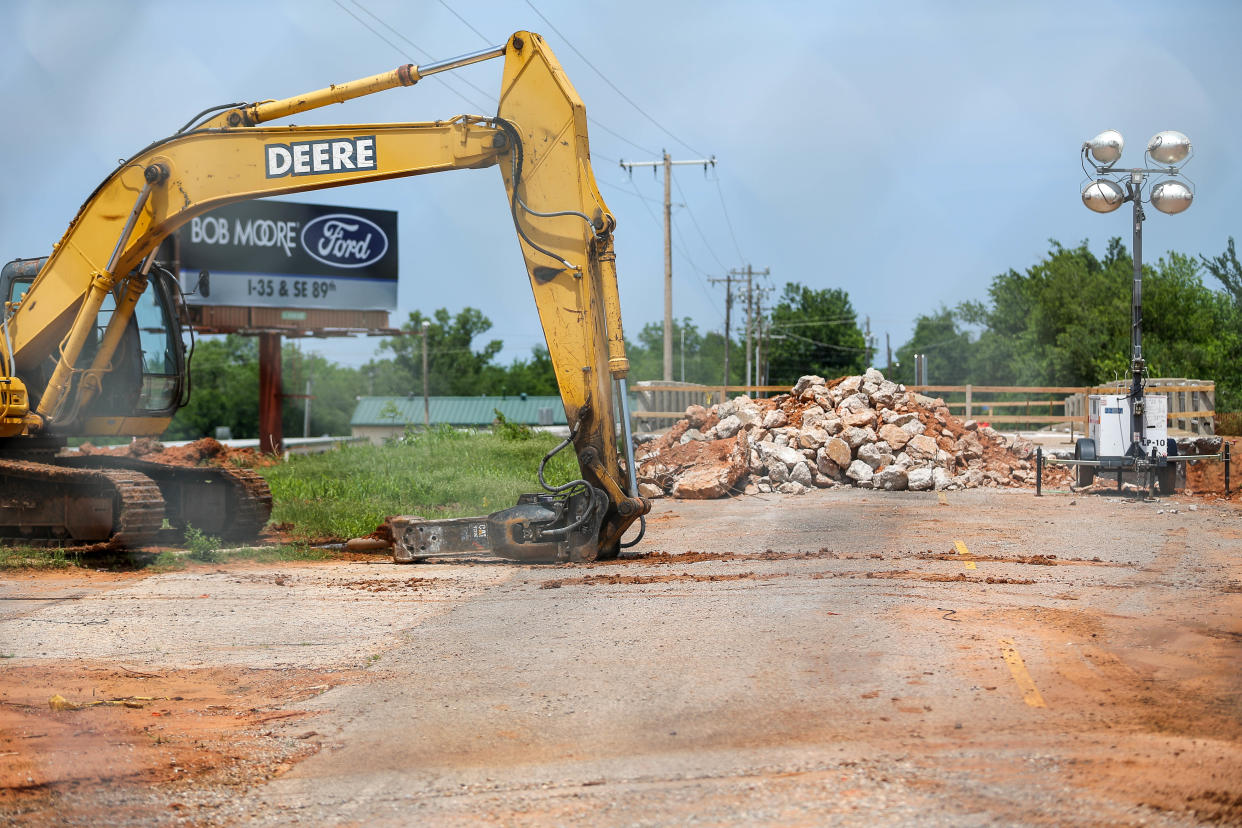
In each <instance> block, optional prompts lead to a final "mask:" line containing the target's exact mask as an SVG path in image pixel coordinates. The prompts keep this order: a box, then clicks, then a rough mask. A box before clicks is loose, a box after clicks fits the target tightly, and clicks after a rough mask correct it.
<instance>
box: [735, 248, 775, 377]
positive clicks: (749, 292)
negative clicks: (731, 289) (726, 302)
mask: <svg viewBox="0 0 1242 828" xmlns="http://www.w3.org/2000/svg"><path fill="white" fill-rule="evenodd" d="M729 275H730V276H735V277H739V278H740V277H742V276H745V277H746V384H747V385H751V381H750V357H751V348H752V347H753V343H752V340H751V337H752V336H753V334H754V330H755V290H756V289H755V284H754V277H756V276H768V275H771V271H770V270H769V269H768V268H766V267H765V268H764V269H763V270H755V269H754V268H753V267H752V266H751V265H749V264H748V265H746V269H745V270H742V269H741V268H735V269H733V270H730V271H729ZM760 290H762V288H760ZM726 318H727V311H726ZM726 325H727V323H726ZM758 374H759V370H758V368H757V367H756V369H755V375H756V381H755V383H754V384H755V385H758V384H759V382H758ZM726 384H728V383H727V382H726Z"/></svg>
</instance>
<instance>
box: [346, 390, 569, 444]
mask: <svg viewBox="0 0 1242 828" xmlns="http://www.w3.org/2000/svg"><path fill="white" fill-rule="evenodd" d="M428 407H429V409H430V414H431V418H430V419H431V425H433V426H437V425H450V426H453V427H455V428H486V427H487V426H490V425H491V424H492V423H493V422H494V421H495V420H496V412H497V411H499V412H500V413H501V414H503V415H504V416H505V419H506V420H508V421H509V422H511V423H520V424H522V425H529V426H562V427H564V426H567V425H568V421H567V420H566V419H565V405H564V404H563V403H562V402H561V398H560V397H552V396H548V397H535V396H527V395H518V396H511V397H431V398H429V399H428ZM422 424H423V398H422V397H421V396H420V397H359V398H358V405H357V406H356V407H355V408H354V415H353V417H351V418H350V421H349V426H350V431H351V432H352V433H353V435H354V436H355V437H368V438H370V439H371V441H372V442H376V443H382V442H383V441H384V440H385V439H387V438H390V437H393V436H396V435H399V434H401V433H402V432H404V431H405V428H406V426H410V425H412V426H421V425H422Z"/></svg>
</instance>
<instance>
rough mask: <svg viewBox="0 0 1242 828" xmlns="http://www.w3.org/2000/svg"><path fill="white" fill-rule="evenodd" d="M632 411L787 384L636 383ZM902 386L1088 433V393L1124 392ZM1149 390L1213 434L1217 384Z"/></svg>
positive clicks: (977, 413) (998, 416)
mask: <svg viewBox="0 0 1242 828" xmlns="http://www.w3.org/2000/svg"><path fill="white" fill-rule="evenodd" d="M631 390H632V391H633V392H634V393H635V394H636V396H637V401H636V402H637V404H636V405H635V406H634V410H633V416H634V418H635V419H636V420H638V421H640V422H642V421H646V422H645V423H644V424H645V425H646V426H647V427H654V426H655V425H657V424H659V423H661V422H667V421H670V420H672V421H676V420H679V419H681V418H682V417H684V416H685V413H686V408H688V407H689V406H691V405H702V406H711V405H715V404H716V403H719V402H722V401H724V400H726V399H729V398H731V397H736V396H738V395H739V394H745V395H747V396H755V395H756V394H788V393H789V387H788V386H785V385H697V384H694V383H675V382H673V383H670V382H646V383H636V384H635V385H633V386H632V387H631ZM906 390H908V391H915V392H918V393H920V394H924V395H929V396H935V397H940V398H942V399H944V401H945V405H947V406H948V407H949V410H950V411H951V412H953V414H954V415H955V416H958V417H960V418H962V419H964V420H979V421H981V422H987V423H990V424H1007V425H1035V426H1042V425H1048V424H1059V423H1064V424H1067V425H1069V427H1070V431H1071V433H1073V432H1075V431H1077V432H1079V433H1082V434H1085V433H1086V432H1087V404H1086V399H1087V396H1088V395H1090V394H1117V393H1124V391H1125V389H1124V388H1119V387H1118V386H1116V385H1108V386H1088V387H1083V386H1066V385H1040V386H1027V385H908V386H906ZM1146 390H1147V393H1149V394H1164V395H1165V397H1166V399H1168V402H1169V410H1168V417H1169V424H1170V426H1172V427H1173V428H1175V429H1180V430H1182V431H1188V432H1191V433H1194V434H1211V433H1212V432H1213V426H1212V418H1213V416H1215V414H1216V412H1215V411H1214V410H1213V403H1214V401H1215V398H1216V385H1215V383H1211V382H1199V381H1197V380H1182V379H1159V380H1153V381H1152V383H1151V384H1150V385H1148V386H1147V389H1146Z"/></svg>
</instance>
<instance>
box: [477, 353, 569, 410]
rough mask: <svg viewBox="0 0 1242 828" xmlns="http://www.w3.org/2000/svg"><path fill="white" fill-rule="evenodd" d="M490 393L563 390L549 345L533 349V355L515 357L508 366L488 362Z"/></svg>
mask: <svg viewBox="0 0 1242 828" xmlns="http://www.w3.org/2000/svg"><path fill="white" fill-rule="evenodd" d="M484 376H485V378H486V379H485V385H486V387H487V388H488V389H489V390H488V392H487V393H489V394H498V395H500V396H502V397H504V396H512V395H515V394H531V395H542V396H554V395H557V394H559V393H560V388H559V387H557V384H556V371H555V370H554V369H553V367H552V357H551V355H550V354H549V353H548V349H547V346H545V345H536V346H535V347H534V348H531V349H530V359H521V358H518V359H515V360H513V362H511V363H509V365H507V366H500V365H489V366H487V368H486V370H485V371H484Z"/></svg>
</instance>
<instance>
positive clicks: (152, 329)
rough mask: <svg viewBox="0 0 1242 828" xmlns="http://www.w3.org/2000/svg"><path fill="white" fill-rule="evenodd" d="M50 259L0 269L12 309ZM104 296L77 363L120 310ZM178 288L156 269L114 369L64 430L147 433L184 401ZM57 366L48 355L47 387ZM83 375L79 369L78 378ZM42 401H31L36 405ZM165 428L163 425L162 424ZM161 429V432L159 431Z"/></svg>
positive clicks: (89, 358)
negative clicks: (153, 425) (156, 421)
mask: <svg viewBox="0 0 1242 828" xmlns="http://www.w3.org/2000/svg"><path fill="white" fill-rule="evenodd" d="M46 261H47V260H46V258H40V259H16V260H14V261H12V262H9V263H8V264H7V265H5V266H4V269H3V270H2V271H0V296H2V297H4V300H5V301H6V302H8V303H10V304H9V305H8V306H7V307H8V308H9V309H10V310H9V311H8V312H9V313H12V309H13V308H14V307H15V306H16V304H17V303H18V302H20V301H21V299H22V298H23V297H24V295H25V293H26V291H27V290H29V288H30V286H31V284H33V282H34V279H35V276H36V275H38V273H39V270H40V269H41V268H42V267H43V264H44V262H46ZM119 292H120V288H119V287H118V289H117V290H116V291H114V292H113V293H111V294H109V295H108V296H107V297H105V299H104V302H103V305H102V306H101V307H100V310H99V314H98V315H97V317H96V321H95V326H94V330H93V331H92V332H91V333H90V335H89V336H88V337H87V340H86V342H85V344H84V345H83V348H82V353H81V355H80V356H79V357H78V360H77V363H76V367H77V368H78V369H79V370H85V369H87V368H89V367H90V366H91V363H92V362H93V360H94V358H95V354H96V351H97V350H98V348H99V344H100V342H101V341H102V340H103V336H104V331H106V330H107V327H108V322H109V321H110V320H111V318H112V314H113V313H114V311H115V310H116V300H117V296H116V294H117V293H119ZM179 298H180V293H179V290H178V286H177V285H176V284H175V283H174V282H173V280H172V278H171V277H170V276H169V275H168V273H167V272H166V271H164V270H162V269H160V268H156V269H155V270H153V271H152V273H151V275H150V282H149V285H148V287H147V290H146V291H145V292H144V293H143V294H142V297H141V298H140V299H139V301H138V305H137V307H135V309H134V314H133V317H132V318H131V319H130V320H129V323H128V325H127V326H126V328H125V333H124V335H123V336H122V337H121V342H120V344H119V345H118V346H117V349H116V352H115V353H114V354H113V357H112V364H111V370H109V371H108V372H107V373H106V375H105V376H104V377H102V378H101V380H100V390H99V393H98V394H96V395H95V396H94V399H92V400H91V401H90V403H89V404H88V405H87V406H86V409H85V410H84V411H80V412H78V414H77V416H76V417H73V418H69V419H67V420H66V421H64V422H63V423H61V424H60V428H56V429H54V431H61V430H62V429H63V430H64V431H65V432H66V433H69V432H70V431H71V433H73V434H75V435H130V434H145V433H147V432H149V431H150V430H151V429H150V428H148V427H147V426H146V425H145V423H147V422H148V421H151V420H153V419H158V420H161V421H164V422H166V421H167V419H168V418H169V417H171V416H172V415H173V414H174V413H176V411H177V409H178V408H180V407H181V406H182V405H183V404H184V399H185V394H184V393H183V392H184V390H185V388H184V386H185V383H186V379H185V377H186V376H187V374H186V364H185V363H186V348H185V342H184V334H185V330H184V329H183V328H182V325H181V321H180V314H179V312H178V311H179V306H178V303H179ZM55 367H56V363H55V360H54V359H51V358H49V359H48V360H47V361H46V363H45V364H44V365H43V366H41V371H40V373H42V374H44V376H42V377H40V381H39V382H36V383H34V384H33V386H34V387H35V388H40V387H43V386H44V385H45V384H46V381H47V378H48V377H50V376H51V372H52V370H53V369H54V368H55ZM83 376H84V375H82V374H79V375H78V379H77V382H82V381H83V380H82V377H83ZM37 404H38V400H37V399H34V400H32V406H33V405H37ZM160 430H162V426H161V428H160ZM156 433H158V431H157V432H156Z"/></svg>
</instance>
